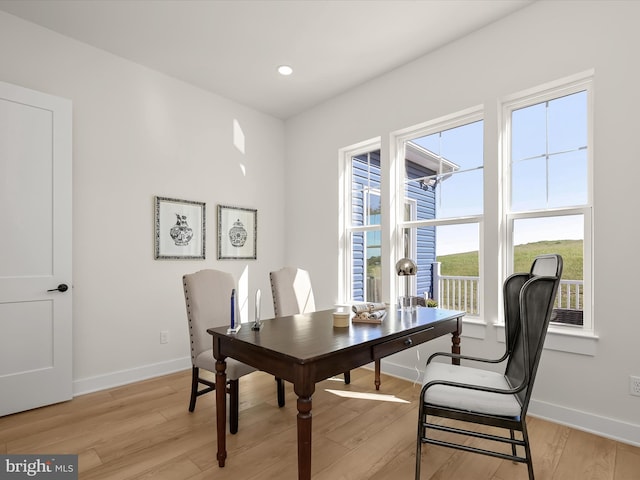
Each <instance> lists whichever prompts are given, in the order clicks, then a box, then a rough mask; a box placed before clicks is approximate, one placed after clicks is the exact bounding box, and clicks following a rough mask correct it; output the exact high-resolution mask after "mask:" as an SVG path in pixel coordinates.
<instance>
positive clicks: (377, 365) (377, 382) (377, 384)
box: [373, 358, 380, 390]
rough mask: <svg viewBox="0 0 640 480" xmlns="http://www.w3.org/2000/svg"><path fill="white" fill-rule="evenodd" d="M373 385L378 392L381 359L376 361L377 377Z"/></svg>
mask: <svg viewBox="0 0 640 480" xmlns="http://www.w3.org/2000/svg"><path fill="white" fill-rule="evenodd" d="M373 383H374V385H375V386H376V390H380V359H379V358H378V359H377V360H376V361H375V377H374V379H373Z"/></svg>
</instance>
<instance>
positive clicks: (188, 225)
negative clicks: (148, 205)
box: [154, 196, 206, 260]
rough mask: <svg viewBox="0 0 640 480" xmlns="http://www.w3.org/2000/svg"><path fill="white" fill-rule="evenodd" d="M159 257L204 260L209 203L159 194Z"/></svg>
mask: <svg viewBox="0 0 640 480" xmlns="http://www.w3.org/2000/svg"><path fill="white" fill-rule="evenodd" d="M154 218H155V241H154V243H155V257H154V258H155V259H156V260H165V259H167V260H204V258H205V240H206V221H205V219H206V205H205V204H204V203H203V202H194V201H191V200H180V199H177V198H168V197H158V196H156V197H155V209H154Z"/></svg>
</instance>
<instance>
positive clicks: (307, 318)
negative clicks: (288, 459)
mask: <svg viewBox="0 0 640 480" xmlns="http://www.w3.org/2000/svg"><path fill="white" fill-rule="evenodd" d="M333 312H334V310H322V311H318V312H313V313H305V314H299V315H292V316H288V317H276V318H273V319H271V320H264V321H263V322H262V326H261V328H260V330H252V329H251V324H244V325H243V326H242V328H241V329H240V331H238V332H237V333H227V328H226V327H218V328H211V329H208V330H207V332H208V333H209V334H211V335H212V337H213V355H214V357H215V358H216V422H217V440H218V452H217V460H218V465H219V466H220V467H224V465H225V461H226V458H227V451H226V421H227V399H226V398H227V397H226V391H227V389H226V383H227V376H226V362H225V359H226V358H227V357H231V358H234V359H236V360H239V361H241V362H243V363H246V364H247V365H251V366H252V367H255V368H257V369H258V370H261V371H264V372H267V373H270V374H272V375H274V376H275V377H277V378H282V379H283V380H286V381H288V382H291V383H292V384H293V389H294V392H295V393H296V395H297V396H298V399H297V409H298V418H297V429H298V478H299V479H300V480H310V479H311V397H312V395H313V393H314V391H315V385H316V383H317V382H320V381H322V380H325V379H327V378H330V377H332V376H334V375H338V374H341V373H344V372H348V371H349V370H352V369H354V368H357V367H361V366H363V365H366V364H368V363H371V362H374V361H375V360H378V359H381V358H383V357H386V356H388V355H392V354H394V353H397V352H400V351H402V350H406V349H407V348H411V347H414V346H416V345H419V344H421V343H424V342H427V341H429V340H432V339H434V338H437V337H440V336H442V335H446V334H451V336H452V338H451V341H452V343H451V352H452V353H460V333H461V331H462V317H463V316H464V314H465V312H462V311H456V310H445V309H440V308H423V307H418V308H417V309H416V310H414V311H404V310H398V311H395V310H391V311H389V312H388V314H387V315H386V317H385V318H384V320H383V321H382V323H380V324H368V323H353V322H352V323H351V324H350V326H349V327H342V328H341V327H334V326H333V315H332V314H333ZM377 375H379V372H377ZM378 381H379V378H378Z"/></svg>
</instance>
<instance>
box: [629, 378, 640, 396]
mask: <svg viewBox="0 0 640 480" xmlns="http://www.w3.org/2000/svg"><path fill="white" fill-rule="evenodd" d="M629 394H630V395H635V396H637V397H640V377H634V376H633V375H629Z"/></svg>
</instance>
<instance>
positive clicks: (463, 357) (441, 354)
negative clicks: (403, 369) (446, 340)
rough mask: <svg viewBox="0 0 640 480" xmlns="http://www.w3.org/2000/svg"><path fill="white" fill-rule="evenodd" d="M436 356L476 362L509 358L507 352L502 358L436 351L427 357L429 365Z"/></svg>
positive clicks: (499, 360)
mask: <svg viewBox="0 0 640 480" xmlns="http://www.w3.org/2000/svg"><path fill="white" fill-rule="evenodd" d="M435 357H449V358H452V359H456V360H471V361H474V362H482V363H501V362H504V361H505V360H506V359H507V355H506V354H505V355H503V356H502V357H501V358H495V359H492V358H482V357H472V356H470V355H462V354H460V353H449V352H436V353H434V354H432V355H431V356H430V357H429V358H428V359H427V365H429V363H431V360H433V359H434V358H435Z"/></svg>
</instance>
